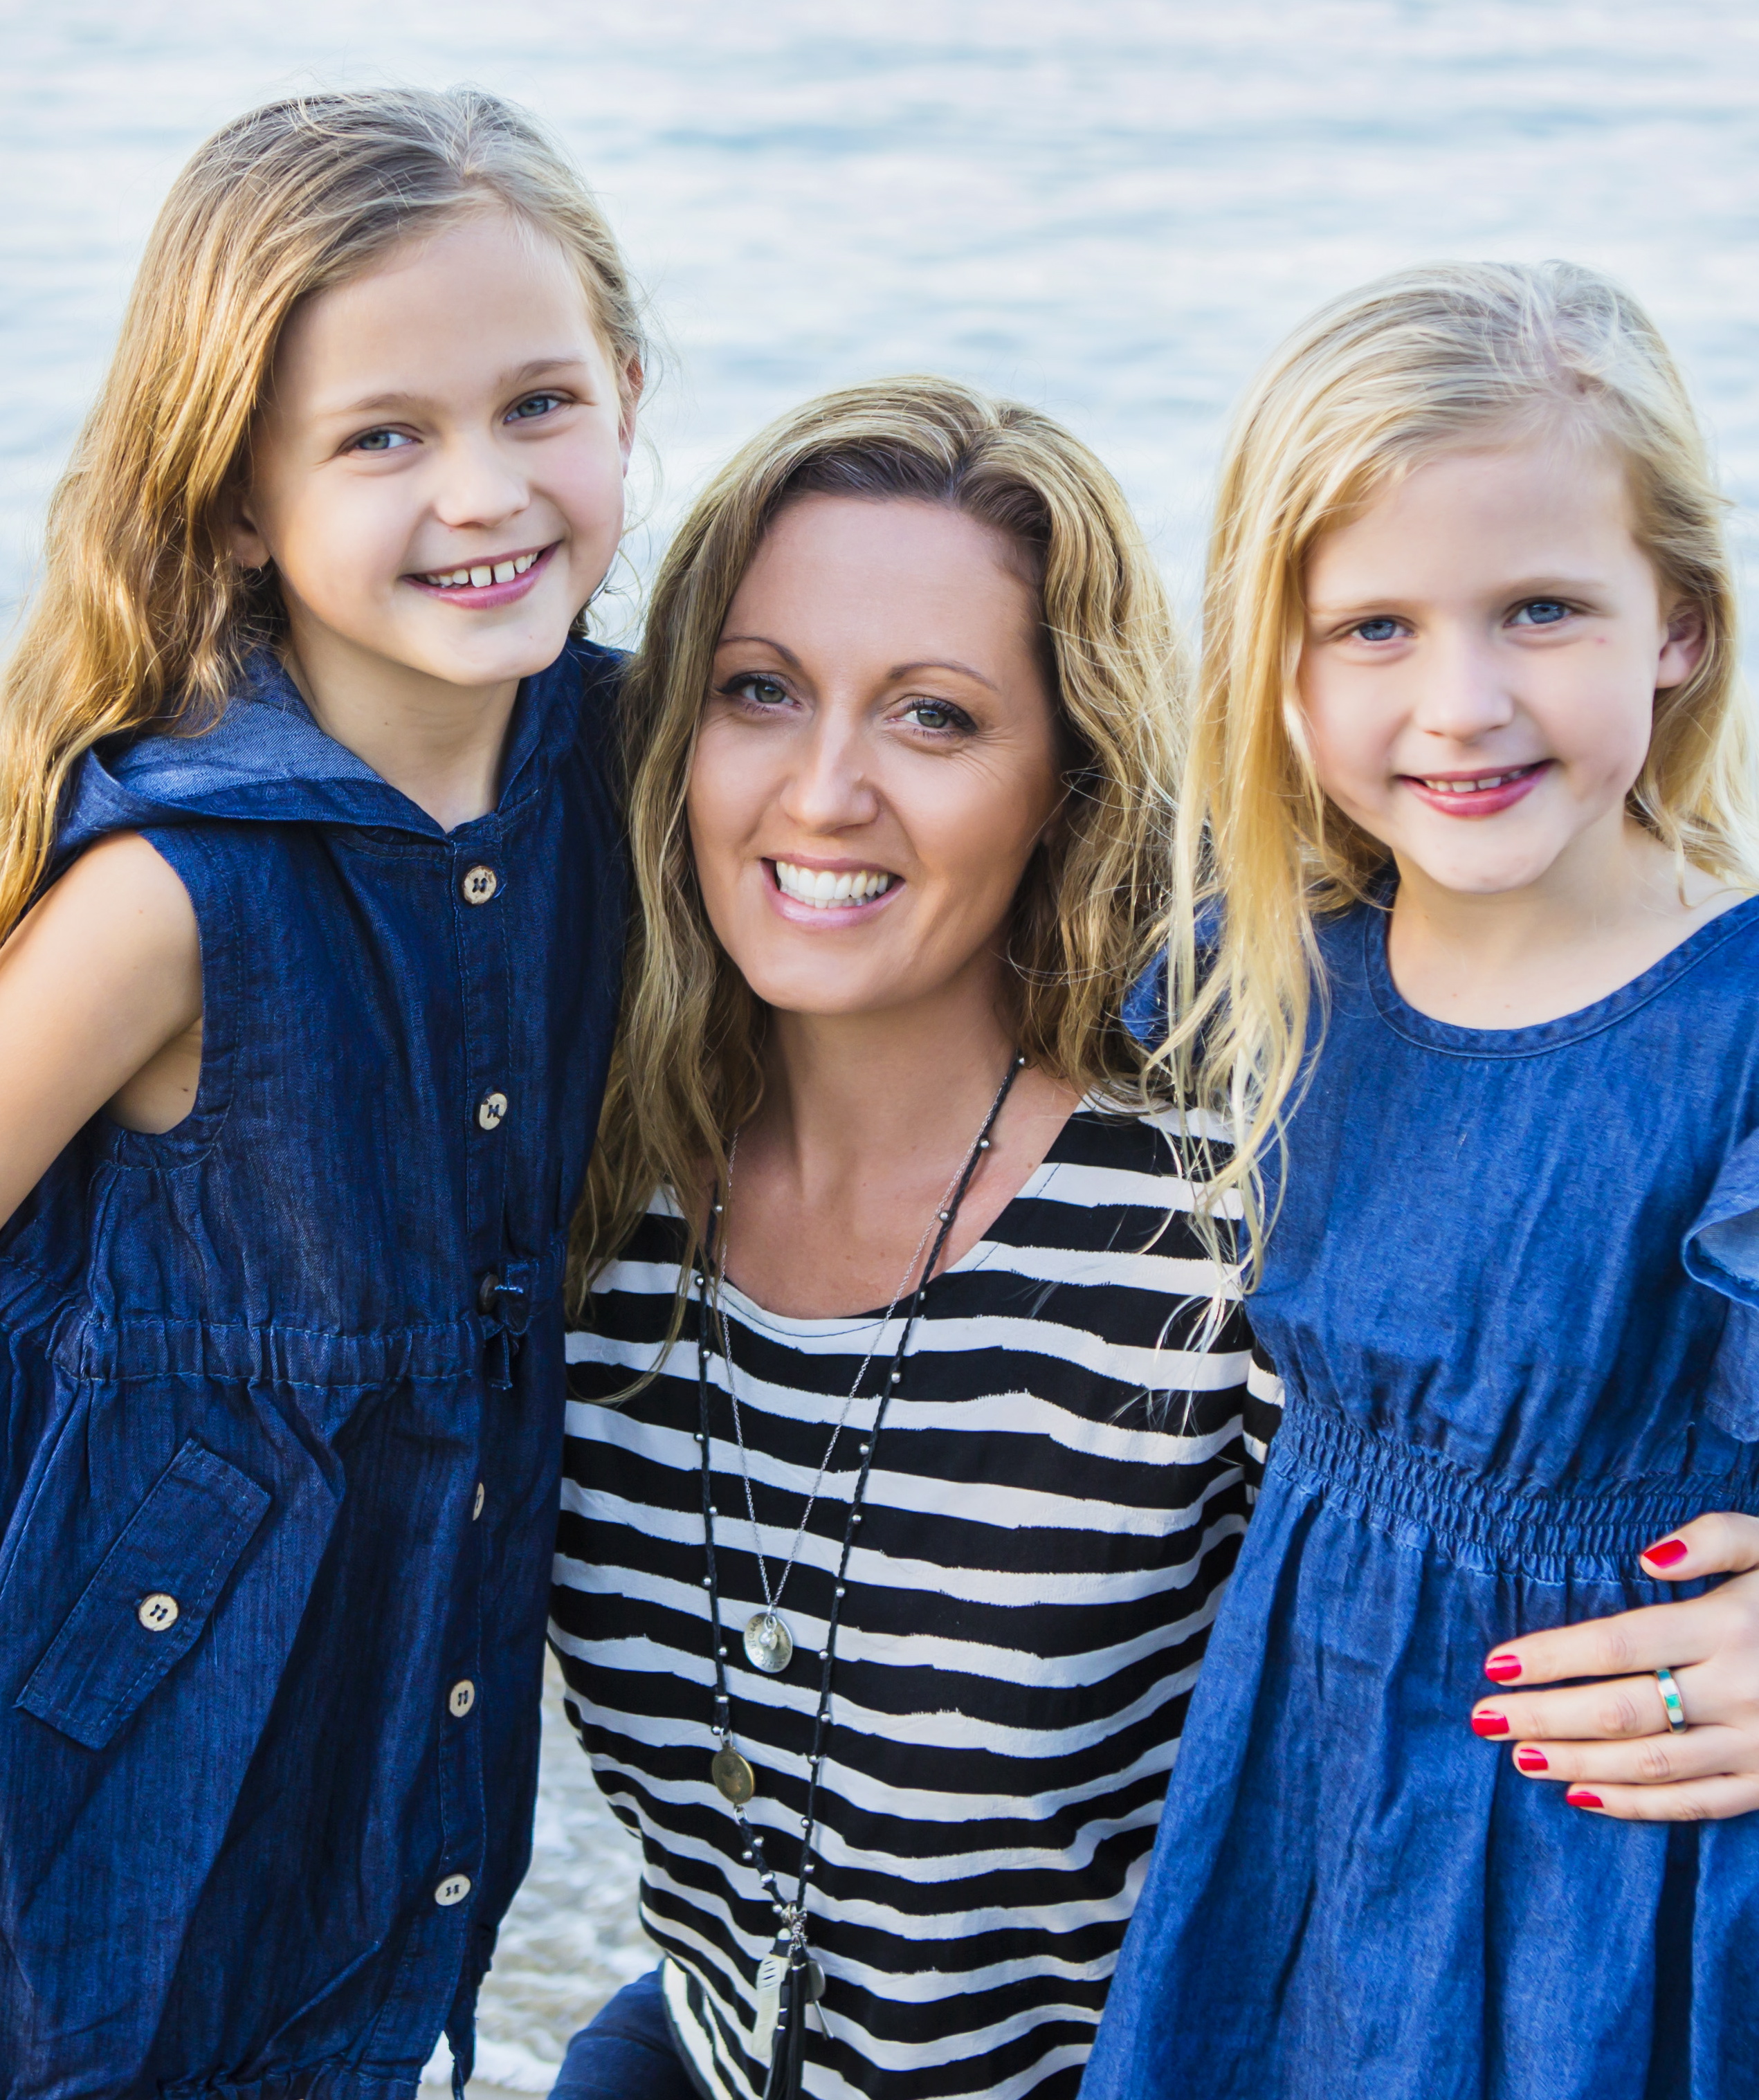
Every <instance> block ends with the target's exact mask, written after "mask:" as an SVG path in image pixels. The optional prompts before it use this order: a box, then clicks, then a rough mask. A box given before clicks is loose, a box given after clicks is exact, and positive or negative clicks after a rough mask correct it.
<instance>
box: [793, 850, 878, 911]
mask: <svg viewBox="0 0 1759 2100" xmlns="http://www.w3.org/2000/svg"><path fill="white" fill-rule="evenodd" d="M769 865H770V867H772V868H773V869H774V871H775V878H776V887H777V889H779V890H780V891H781V892H782V894H783V896H784V897H786V898H788V899H789V900H790V901H791V902H793V903H796V904H809V905H810V906H811V907H813V910H814V911H835V910H836V909H837V907H839V906H842V907H844V908H845V909H846V908H847V907H849V906H850V905H852V904H867V903H871V902H872V901H873V899H874V898H876V897H883V896H884V894H885V893H886V892H887V891H888V889H890V888H891V887H892V885H893V883H894V882H896V881H897V876H894V875H890V874H888V873H887V871H885V869H884V868H880V867H864V868H858V869H853V870H850V869H840V870H836V869H831V868H828V867H796V865H795V863H794V862H792V861H787V860H773V861H771V862H770V863H769Z"/></svg>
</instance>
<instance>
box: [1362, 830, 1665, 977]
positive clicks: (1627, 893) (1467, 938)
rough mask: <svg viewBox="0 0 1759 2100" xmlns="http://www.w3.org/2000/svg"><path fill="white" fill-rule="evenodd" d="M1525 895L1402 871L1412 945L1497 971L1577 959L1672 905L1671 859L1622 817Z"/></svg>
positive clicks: (1412, 866)
mask: <svg viewBox="0 0 1759 2100" xmlns="http://www.w3.org/2000/svg"><path fill="white" fill-rule="evenodd" d="M1576 845H1577V847H1578V848H1591V849H1590V850H1587V851H1581V850H1577V851H1575V852H1572V853H1567V854H1559V855H1558V858H1557V859H1556V860H1555V861H1554V862H1553V863H1552V865H1551V866H1550V867H1549V868H1547V869H1546V870H1545V873H1544V874H1543V875H1542V876H1541V877H1540V878H1539V879H1538V880H1536V881H1534V882H1531V883H1528V884H1525V885H1523V886H1522V887H1521V888H1520V889H1504V890H1496V891H1492V892H1489V893H1479V892H1475V891H1471V890H1461V889H1448V888H1447V887H1446V886H1445V885H1444V884H1442V883H1439V882H1437V881H1436V880H1435V879H1434V878H1433V877H1432V876H1429V875H1427V874H1426V873H1425V871H1423V869H1422V868H1421V867H1418V866H1417V864H1416V863H1415V862H1412V861H1409V860H1401V861H1400V863H1399V894H1398V900H1397V902H1396V904H1395V917H1396V918H1398V919H1400V920H1403V921H1404V924H1403V925H1402V927H1401V929H1400V930H1401V933H1402V935H1403V937H1404V942H1405V944H1406V945H1407V946H1416V945H1417V944H1418V943H1420V942H1421V943H1422V944H1424V945H1426V946H1436V947H1439V948H1444V949H1446V951H1448V954H1449V955H1450V956H1451V957H1452V958H1453V960H1454V963H1455V964H1456V966H1457V967H1459V968H1463V969H1465V970H1467V971H1472V970H1475V969H1482V970H1484V971H1486V972H1491V971H1495V970H1499V969H1502V968H1507V967H1508V966H1509V965H1510V964H1513V963H1514V962H1516V961H1518V960H1519V962H1521V963H1523V964H1532V963H1534V962H1536V961H1539V960H1542V959H1544V958H1545V956H1547V955H1555V954H1560V953H1572V954H1573V953H1575V952H1576V951H1579V950H1580V947H1581V946H1582V944H1583V943H1584V942H1593V941H1594V940H1596V939H1598V938H1602V937H1604V936H1605V935H1606V934H1607V932H1608V931H1609V930H1610V929H1612V928H1614V927H1616V925H1618V924H1620V923H1621V922H1625V921H1629V920H1632V919H1633V918H1636V917H1638V916H1641V915H1646V914H1647V913H1649V912H1651V911H1654V910H1655V907H1656V905H1657V904H1658V902H1663V903H1664V899H1665V893H1666V892H1667V890H1668V889H1669V878H1670V877H1671V875H1672V871H1673V861H1672V858H1671V857H1670V856H1669V854H1667V853H1666V852H1665V851H1664V849H1663V848H1662V847H1661V845H1660V844H1659V842H1658V841H1657V840H1655V839H1653V838H1651V836H1650V835H1649V834H1648V833H1647V832H1645V831H1643V830H1642V829H1641V827H1638V825H1636V824H1633V823H1630V822H1629V819H1628V818H1624V817H1623V816H1622V814H1620V817H1619V818H1618V820H1617V822H1616V823H1614V824H1613V825H1611V826H1610V827H1608V828H1607V832H1605V833H1604V834H1603V835H1602V836H1600V837H1598V838H1596V839H1593V840H1589V839H1588V838H1583V839H1580V840H1577V841H1576Z"/></svg>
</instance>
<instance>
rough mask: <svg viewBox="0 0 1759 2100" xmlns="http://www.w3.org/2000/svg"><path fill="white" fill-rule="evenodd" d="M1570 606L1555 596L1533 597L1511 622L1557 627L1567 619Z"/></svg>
mask: <svg viewBox="0 0 1759 2100" xmlns="http://www.w3.org/2000/svg"><path fill="white" fill-rule="evenodd" d="M1569 616H1570V608H1569V607H1567V605H1564V604H1563V603H1562V602H1560V601H1559V600H1558V599H1557V598H1529V599H1528V602H1527V603H1526V604H1525V605H1523V607H1521V608H1520V610H1519V611H1518V612H1517V613H1516V614H1515V615H1514V620H1513V621H1512V623H1511V624H1512V625H1514V626H1516V627H1555V626H1556V625H1557V624H1558V621H1559V620H1567V619H1568V618H1569Z"/></svg>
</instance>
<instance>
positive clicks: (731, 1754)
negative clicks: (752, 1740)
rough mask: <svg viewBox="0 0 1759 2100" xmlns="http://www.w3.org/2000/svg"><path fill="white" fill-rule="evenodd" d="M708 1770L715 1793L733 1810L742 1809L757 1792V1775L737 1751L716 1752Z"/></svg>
mask: <svg viewBox="0 0 1759 2100" xmlns="http://www.w3.org/2000/svg"><path fill="white" fill-rule="evenodd" d="M708 1769H709V1771H710V1772H711V1773H712V1775H713V1777H714V1782H715V1791H716V1793H718V1794H720V1795H721V1798H723V1799H724V1800H726V1801H730V1802H732V1803H733V1806H734V1807H735V1808H743V1807H744V1806H745V1804H746V1802H748V1801H749V1800H750V1799H751V1798H752V1795H753V1794H754V1793H756V1791H757V1775H756V1772H754V1771H752V1768H751V1767H750V1766H749V1765H748V1764H747V1762H745V1760H744V1758H742V1757H741V1756H740V1755H739V1754H738V1751H737V1750H716V1753H715V1756H714V1762H712V1764H711V1765H710V1766H709V1767H708Z"/></svg>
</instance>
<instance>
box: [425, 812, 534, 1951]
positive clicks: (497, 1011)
mask: <svg viewBox="0 0 1759 2100" xmlns="http://www.w3.org/2000/svg"><path fill="white" fill-rule="evenodd" d="M452 880H453V885H454V897H455V899H456V902H455V904H454V907H453V909H452V923H453V925H454V927H455V928H456V937H457V943H458V947H457V952H458V956H459V962H460V968H461V995H462V997H461V1008H462V1020H463V1027H464V1064H463V1068H462V1071H461V1080H462V1083H463V1085H464V1087H465V1101H464V1106H465V1114H466V1115H467V1116H468V1118H470V1120H469V1123H468V1126H467V1132H466V1137H465V1147H464V1162H463V1163H464V1167H465V1182H464V1191H463V1193H464V1204H465V1216H464V1220H463V1224H464V1226H465V1242H466V1245H467V1246H468V1248H469V1251H470V1261H471V1264H472V1275H473V1278H474V1281H473V1283H472V1286H471V1288H472V1291H473V1295H474V1297H475V1298H476V1300H477V1305H478V1310H479V1311H481V1312H483V1313H484V1314H485V1315H486V1316H487V1317H489V1318H491V1319H493V1318H494V1317H496V1312H497V1308H496V1299H495V1291H496V1289H497V1287H498V1285H499V1282H500V1274H499V1273H500V1272H502V1271H504V1270H505V1249H504V1246H503V1242H502V1219H503V1215H504V1210H505V1172H506V1169H505V1159H506V1154H507V1145H506V1140H505V1136H503V1137H501V1138H499V1139H496V1137H494V1136H493V1135H492V1134H493V1133H494V1132H496V1131H497V1130H498V1129H499V1127H500V1125H501V1123H503V1122H505V1120H506V1119H507V1117H508V1114H509V1096H513V1095H514V1094H515V1092H516V1088H515V1087H514V1086H513V1085H512V1084H511V1083H509V1082H510V1081H511V1080H512V1079H515V1078H517V1076H518V1075H517V1073H516V1072H515V1070H514V1065H513V1063H512V1059H511V1054H510V1052H511V1041H510V1029H509V1021H510V1015H509V1004H510V1001H511V999H512V986H511V968H510V962H509V939H510V933H509V928H510V926H511V925H512V924H513V923H514V922H512V921H509V918H508V915H507V913H508V907H509V897H508V894H507V881H508V866H507V857H506V854H505V849H504V847H503V845H502V842H501V840H500V836H499V832H498V827H496V825H495V824H494V823H489V824H487V825H486V826H484V827H483V829H482V830H480V831H478V832H477V833H476V836H475V838H474V842H473V845H472V846H471V847H470V848H469V849H466V851H465V854H460V855H459V856H458V857H457V858H455V860H454V862H453V864H452ZM483 907H490V908H487V909H484V908H483ZM493 1346H494V1344H491V1345H490V1347H491V1349H492V1348H493ZM500 1347H501V1348H502V1349H503V1350H504V1351H505V1341H504V1340H502V1341H501V1342H500ZM488 1370H489V1363H488V1359H487V1357H485V1359H484V1361H483V1373H484V1379H485V1385H484V1387H479V1388H478V1408H479V1409H480V1408H481V1406H482V1405H483V1402H484V1401H492V1399H493V1398H494V1397H496V1396H492V1395H491V1394H490V1393H489V1392H487V1387H486V1380H487V1374H488ZM476 1426H477V1434H478V1439H479V1440H480V1439H481V1437H482V1436H483V1429H484V1426H485V1425H484V1423H483V1418H482V1416H481V1414H480V1413H479V1414H478V1421H477V1425H476ZM478 1448H479V1449H480V1442H479V1445H478ZM478 1463H480V1460H479V1461H478ZM464 1493H465V1497H466V1498H467V1499H466V1500H465V1502H464V1507H463V1509H462V1511H461V1514H462V1515H465V1517H466V1518H467V1520H468V1523H467V1525H466V1527H465V1534H464V1537H463V1538H462V1539H461V1542H460V1546H461V1550H460V1551H459V1553H458V1555H457V1559H456V1563H455V1567H456V1577H455V1580H454V1586H453V1591H452V1610H451V1613H450V1624H449V1626H448V1629H447V1639H446V1645H445V1651H444V1661H443V1663H442V1664H441V1668H442V1670H444V1671H445V1674H444V1675H443V1676H441V1677H440V1679H439V1687H438V1694H439V1702H440V1705H441V1707H442V1709H443V1712H442V1715H441V1719H440V1732H439V1741H438V1744H437V1745H436V1747H437V1749H438V1754H439V1810H440V1829H441V1833H442V1834H441V1847H442V1849H441V1851H440V1852H439V1856H438V1858H437V1859H436V1860H435V1861H434V1871H435V1872H436V1873H439V1870H440V1869H442V1868H444V1869H446V1870H447V1871H446V1872H445V1873H443V1875H442V1876H441V1877H440V1878H439V1881H438V1882H437V1883H436V1884H435V1885H434V1889H433V1897H432V1900H433V1903H434V1906H435V1908H436V1911H437V1913H439V1915H446V1916H447V1917H457V1918H458V1919H460V1920H461V1921H462V1920H465V1919H466V1918H468V1917H469V1914H470V1913H469V1910H468V1907H467V1899H469V1898H470V1895H472V1893H473V1886H474V1884H473V1877H474V1876H475V1875H477V1874H478V1873H479V1871H480V1868H479V1864H478V1863H479V1862H480V1860H481V1859H482V1856H483V1842H484V1830H483V1749H482V1735H481V1730H480V1728H479V1727H478V1720H479V1719H480V1718H481V1715H482V1713H483V1702H482V1699H481V1696H480V1695H481V1692H482V1688H483V1686H482V1671H481V1669H480V1667H479V1666H478V1665H479V1663H480V1660H481V1619H482V1586H483V1571H484V1567H485V1564H486V1560H487V1550H488V1541H487V1537H486V1533H487V1529H488V1528H487V1525H486V1524H480V1523H479V1522H478V1519H479V1518H480V1517H481V1515H482V1514H483V1504H484V1500H485V1496H484V1489H483V1482H482V1481H481V1480H479V1479H478V1478H477V1477H475V1468H474V1467H473V1468H472V1472H471V1476H470V1478H469V1479H468V1480H467V1482H466V1483H465V1487H464ZM432 1914H433V1913H430V1915H432ZM434 1922H435V1924H436V1926H438V1923H439V1917H438V1916H435V1918H434ZM456 1929H464V1928H463V1927H462V1926H461V1927H459V1928H456ZM448 1936H449V1933H448Z"/></svg>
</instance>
